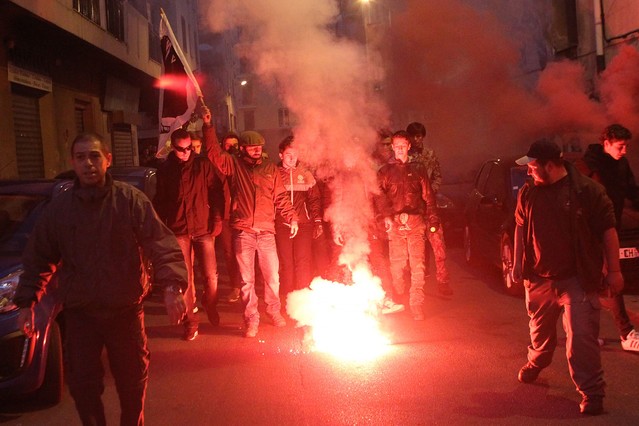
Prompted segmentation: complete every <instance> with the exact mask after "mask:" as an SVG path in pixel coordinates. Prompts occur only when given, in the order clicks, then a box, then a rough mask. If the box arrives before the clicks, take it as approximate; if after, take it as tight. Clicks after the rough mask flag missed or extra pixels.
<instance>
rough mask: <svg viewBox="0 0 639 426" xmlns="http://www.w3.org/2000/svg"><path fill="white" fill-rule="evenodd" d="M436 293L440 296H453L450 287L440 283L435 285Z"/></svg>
mask: <svg viewBox="0 0 639 426" xmlns="http://www.w3.org/2000/svg"><path fill="white" fill-rule="evenodd" d="M437 291H438V292H439V294H441V295H442V296H452V295H453V289H452V288H450V285H449V284H448V283H441V282H440V283H437Z"/></svg>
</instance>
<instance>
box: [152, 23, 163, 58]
mask: <svg viewBox="0 0 639 426" xmlns="http://www.w3.org/2000/svg"><path fill="white" fill-rule="evenodd" d="M149 58H150V59H153V60H154V61H156V62H159V63H162V49H161V48H160V34H158V30H157V27H156V26H154V25H153V24H152V23H149Z"/></svg>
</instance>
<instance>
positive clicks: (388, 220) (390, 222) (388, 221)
mask: <svg viewBox="0 0 639 426" xmlns="http://www.w3.org/2000/svg"><path fill="white" fill-rule="evenodd" d="M384 228H385V229H386V232H390V230H391V229H393V218H391V217H385V218H384Z"/></svg>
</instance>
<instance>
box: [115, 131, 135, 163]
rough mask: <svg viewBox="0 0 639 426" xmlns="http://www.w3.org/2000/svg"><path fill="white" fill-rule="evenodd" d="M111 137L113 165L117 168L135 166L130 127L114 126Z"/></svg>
mask: <svg viewBox="0 0 639 426" xmlns="http://www.w3.org/2000/svg"><path fill="white" fill-rule="evenodd" d="M112 136H113V165H114V166H117V167H126V166H135V163H134V161H133V159H134V154H135V153H134V152H133V140H132V134H131V125H130V124H114V125H113V133H112Z"/></svg>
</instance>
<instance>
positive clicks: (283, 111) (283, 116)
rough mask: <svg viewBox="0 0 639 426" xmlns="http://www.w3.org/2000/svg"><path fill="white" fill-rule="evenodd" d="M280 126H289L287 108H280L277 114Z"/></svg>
mask: <svg viewBox="0 0 639 426" xmlns="http://www.w3.org/2000/svg"><path fill="white" fill-rule="evenodd" d="M277 118H278V122H279V124H280V127H290V126H291V122H290V120H289V115H288V108H280V109H279V111H278V114H277Z"/></svg>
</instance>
